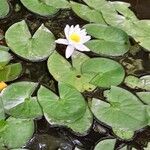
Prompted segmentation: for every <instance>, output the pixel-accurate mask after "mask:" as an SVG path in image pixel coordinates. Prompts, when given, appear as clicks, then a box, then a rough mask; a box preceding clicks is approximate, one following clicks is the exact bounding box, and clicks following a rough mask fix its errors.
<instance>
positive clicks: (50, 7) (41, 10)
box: [21, 0, 69, 16]
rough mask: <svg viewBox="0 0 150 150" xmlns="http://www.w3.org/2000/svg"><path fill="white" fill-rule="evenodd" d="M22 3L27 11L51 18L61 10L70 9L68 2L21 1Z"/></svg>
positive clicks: (58, 0)
mask: <svg viewBox="0 0 150 150" xmlns="http://www.w3.org/2000/svg"><path fill="white" fill-rule="evenodd" d="M21 2H22V4H23V5H24V6H25V7H27V9H29V10H30V11H32V12H34V13H37V14H40V15H42V16H51V15H53V14H55V13H57V12H58V10H59V9H60V8H69V2H68V1H67V0H21Z"/></svg>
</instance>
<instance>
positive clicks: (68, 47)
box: [65, 45, 74, 58]
mask: <svg viewBox="0 0 150 150" xmlns="http://www.w3.org/2000/svg"><path fill="white" fill-rule="evenodd" d="M73 52H74V47H73V46H72V45H68V46H67V49H66V53H65V55H66V58H69V57H70V56H71V55H72V54H73Z"/></svg>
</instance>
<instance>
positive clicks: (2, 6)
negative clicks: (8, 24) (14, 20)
mask: <svg viewBox="0 0 150 150" xmlns="http://www.w3.org/2000/svg"><path fill="white" fill-rule="evenodd" d="M8 13H9V4H8V2H7V1H6V0H0V18H4V17H6V16H7V14H8Z"/></svg>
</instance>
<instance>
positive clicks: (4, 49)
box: [0, 45, 9, 52]
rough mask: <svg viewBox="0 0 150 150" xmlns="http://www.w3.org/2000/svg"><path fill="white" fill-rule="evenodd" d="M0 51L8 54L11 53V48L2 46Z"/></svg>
mask: <svg viewBox="0 0 150 150" xmlns="http://www.w3.org/2000/svg"><path fill="white" fill-rule="evenodd" d="M0 51H6V52H8V51H9V47H6V46H3V45H0Z"/></svg>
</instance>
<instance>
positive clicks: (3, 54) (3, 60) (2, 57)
mask: <svg viewBox="0 0 150 150" xmlns="http://www.w3.org/2000/svg"><path fill="white" fill-rule="evenodd" d="M11 58H12V57H11V55H10V54H9V53H8V52H7V51H3V50H2V51H1V50H0V68H1V67H3V66H5V65H7V64H8V63H9V61H10V60H11Z"/></svg>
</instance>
